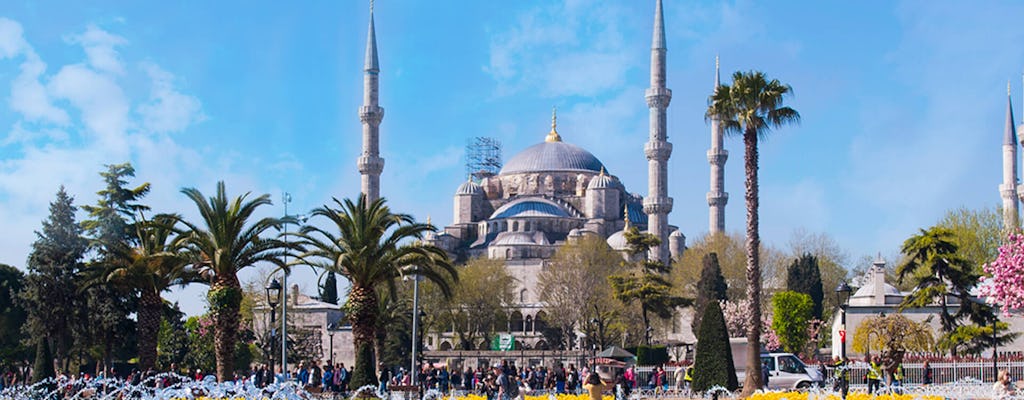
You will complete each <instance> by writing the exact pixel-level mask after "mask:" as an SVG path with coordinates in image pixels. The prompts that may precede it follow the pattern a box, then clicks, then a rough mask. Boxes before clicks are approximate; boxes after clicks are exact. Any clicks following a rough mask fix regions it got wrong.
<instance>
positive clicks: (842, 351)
mask: <svg viewBox="0 0 1024 400" xmlns="http://www.w3.org/2000/svg"><path fill="white" fill-rule="evenodd" d="M852 292H853V289H851V288H850V285H848V284H846V281H843V282H841V283H839V286H838V287H836V303H837V304H839V363H838V364H837V365H836V370H835V372H834V374H835V377H836V379H837V381H838V382H839V391H840V393H841V394H842V396H843V399H846V394H847V393H848V390H849V387H850V386H849V385H850V383H849V382H847V381H846V379H847V375H846V368H847V367H848V365H847V362H846V307H847V306H848V305H849V304H848V303H849V301H850V293H852ZM840 368H842V370H840Z"/></svg>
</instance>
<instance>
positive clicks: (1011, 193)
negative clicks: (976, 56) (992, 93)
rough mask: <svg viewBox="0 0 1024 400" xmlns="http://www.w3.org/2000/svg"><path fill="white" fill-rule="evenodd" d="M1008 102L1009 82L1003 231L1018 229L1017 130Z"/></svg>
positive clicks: (1000, 188) (1001, 192) (1008, 85)
mask: <svg viewBox="0 0 1024 400" xmlns="http://www.w3.org/2000/svg"><path fill="white" fill-rule="evenodd" d="M1011 103H1012V102H1011V101H1010V82H1006V126H1005V127H1004V128H1003V184H1002V185H999V194H1000V195H1001V197H1002V198H1003V229H1005V230H1011V229H1016V228H1018V227H1020V223H1019V212H1018V203H1019V200H1018V194H1017V191H1016V188H1017V130H1016V129H1014V126H1013V123H1014V121H1013V104H1011Z"/></svg>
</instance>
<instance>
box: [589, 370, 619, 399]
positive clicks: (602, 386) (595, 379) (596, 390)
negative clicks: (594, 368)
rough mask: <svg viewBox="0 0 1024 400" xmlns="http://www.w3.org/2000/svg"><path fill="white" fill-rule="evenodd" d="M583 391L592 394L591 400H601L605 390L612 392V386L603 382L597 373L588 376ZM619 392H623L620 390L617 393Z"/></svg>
mask: <svg viewBox="0 0 1024 400" xmlns="http://www.w3.org/2000/svg"><path fill="white" fill-rule="evenodd" d="M620 377H621V375H620ZM619 384H620V385H621V384H622V383H621V382H620V383H619ZM583 389H584V390H586V391H587V393H588V394H590V400H601V398H602V396H601V394H602V393H603V392H604V391H605V390H611V389H612V386H611V385H608V384H607V383H605V382H604V381H602V380H601V377H600V376H598V375H597V373H596V372H591V373H590V375H587V380H585V381H583ZM619 391H622V389H621V388H620V389H619V390H617V391H616V392H619Z"/></svg>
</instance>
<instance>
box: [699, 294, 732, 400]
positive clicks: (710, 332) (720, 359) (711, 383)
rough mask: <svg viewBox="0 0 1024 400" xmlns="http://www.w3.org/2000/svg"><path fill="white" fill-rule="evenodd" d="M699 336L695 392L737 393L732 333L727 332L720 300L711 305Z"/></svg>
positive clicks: (705, 314)
mask: <svg viewBox="0 0 1024 400" xmlns="http://www.w3.org/2000/svg"><path fill="white" fill-rule="evenodd" d="M701 319H702V320H704V322H702V323H701V327H700V332H699V333H698V335H697V355H696V357H695V359H694V363H693V390H694V391H696V392H704V391H707V390H708V389H711V388H712V387H715V386H721V387H724V388H726V389H729V390H736V387H737V386H739V382H737V380H736V366H735V365H734V364H733V360H732V348H731V347H730V346H729V332H728V331H727V330H726V329H725V316H723V315H722V307H721V306H719V305H718V302H717V301H712V302H708V305H707V308H705V309H704V315H703V316H701Z"/></svg>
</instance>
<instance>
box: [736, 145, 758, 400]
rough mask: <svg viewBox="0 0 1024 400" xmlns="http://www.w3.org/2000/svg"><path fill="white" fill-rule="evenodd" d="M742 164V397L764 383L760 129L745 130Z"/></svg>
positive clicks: (748, 394)
mask: <svg viewBox="0 0 1024 400" xmlns="http://www.w3.org/2000/svg"><path fill="white" fill-rule="evenodd" d="M743 146H744V154H743V164H744V169H745V170H746V171H745V172H746V197H747V198H746V201H747V243H746V250H747V300H748V301H749V304H748V306H749V308H748V309H747V315H748V317H749V318H750V323H749V326H750V327H749V330H748V331H747V376H746V379H745V380H744V383H743V393H742V394H741V395H740V397H744V398H745V397H749V396H750V395H751V394H753V393H754V391H755V390H757V389H760V388H761V386H763V385H764V381H763V379H762V376H761V373H762V372H761V259H760V258H761V257H760V252H759V250H760V246H761V237H760V235H758V225H757V219H758V215H757V208H758V193H757V192H758V191H757V131H755V130H752V129H747V130H746V131H745V132H744V133H743Z"/></svg>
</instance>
